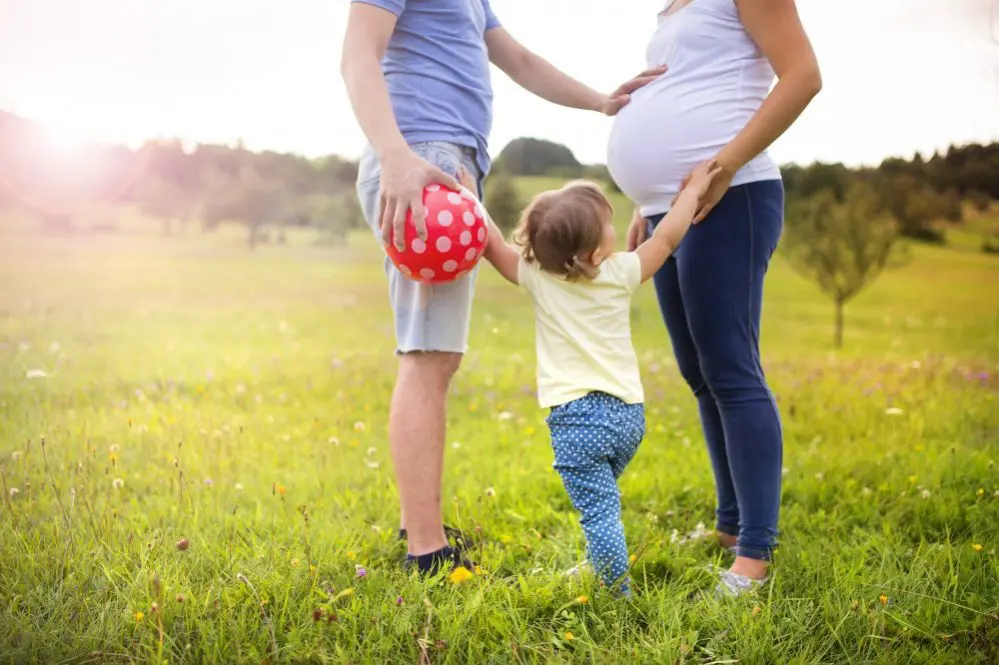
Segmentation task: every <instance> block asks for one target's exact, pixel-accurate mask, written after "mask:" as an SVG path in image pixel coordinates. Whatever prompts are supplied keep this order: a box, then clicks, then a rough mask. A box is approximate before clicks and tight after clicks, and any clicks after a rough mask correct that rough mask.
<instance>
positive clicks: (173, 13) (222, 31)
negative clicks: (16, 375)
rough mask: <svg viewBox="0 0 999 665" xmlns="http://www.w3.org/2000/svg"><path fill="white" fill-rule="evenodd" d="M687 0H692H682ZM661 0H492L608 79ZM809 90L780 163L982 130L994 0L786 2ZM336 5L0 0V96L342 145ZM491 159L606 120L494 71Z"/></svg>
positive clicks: (559, 59)
mask: <svg viewBox="0 0 999 665" xmlns="http://www.w3.org/2000/svg"><path fill="white" fill-rule="evenodd" d="M695 1H696V0H695ZM663 4H664V2H663V0H492V5H493V9H494V11H495V12H496V14H497V15H498V17H499V19H500V21H501V22H502V23H503V25H504V26H505V27H506V28H507V29H508V30H509V31H510V32H511V33H512V34H513V35H514V36H515V37H516V38H517V39H519V40H520V41H521V42H522V43H524V44H525V45H526V46H528V47H529V48H531V49H532V50H534V51H535V52H536V53H538V54H540V55H542V56H544V57H545V58H547V59H549V60H550V61H551V62H553V63H554V64H556V65H557V66H558V67H560V68H561V69H563V70H564V71H565V72H567V73H569V74H571V75H573V76H575V77H576V78H578V79H580V80H582V81H584V82H585V83H587V84H588V85H590V86H592V87H594V88H596V89H599V90H605V91H608V92H609V91H610V90H612V89H613V88H615V87H616V86H617V85H618V84H619V83H621V82H623V81H624V80H626V79H627V78H629V77H630V76H632V75H633V74H635V73H637V72H638V71H640V70H641V69H642V68H644V65H645V63H644V52H645V44H646V41H647V39H648V37H649V36H650V34H651V32H652V30H653V29H654V27H655V17H656V13H657V12H658V11H659V10H660V9H661V8H662V6H663ZM798 7H799V11H800V13H801V16H802V21H803V23H804V25H805V29H806V31H807V32H808V34H809V37H810V38H811V40H812V43H813V45H814V47H815V50H816V53H817V55H818V58H819V63H820V66H821V68H822V73H823V80H824V89H823V91H822V93H821V94H820V95H819V97H818V98H816V100H815V101H814V102H813V104H812V106H811V107H810V108H809V109H808V110H807V111H806V113H805V115H804V116H803V117H802V118H801V119H800V120H799V122H798V123H797V124H796V125H795V126H794V127H793V128H792V129H791V130H790V131H789V132H788V133H787V134H785V135H784V136H783V137H782V138H781V139H780V140H779V141H778V143H777V144H775V145H774V147H773V149H772V154H773V155H774V157H775V158H776V159H777V160H778V161H780V162H781V163H788V162H798V163H810V162H812V161H816V160H821V161H842V162H845V163H847V164H850V165H859V164H874V163H877V162H879V161H880V160H881V159H883V158H884V157H887V156H896V155H897V156H911V155H912V154H913V153H914V152H915V151H917V150H918V151H922V152H923V153H927V154H928V153H931V152H932V151H933V150H934V149H938V148H942V147H946V146H947V145H949V144H951V143H967V142H972V141H978V142H988V141H992V140H999V42H993V41H991V40H990V11H991V12H994V21H993V25H992V32H993V34H994V35H995V36H996V38H997V39H999V0H798ZM348 8H349V2H348V0H280V1H275V0H266V1H265V0H169V2H163V1H161V0H86V1H76V2H73V1H70V0H0V109H4V110H8V111H14V112H16V113H18V114H20V115H23V116H26V117H29V118H32V119H35V120H37V121H39V122H41V123H43V124H46V125H47V126H49V127H50V128H51V129H52V130H53V131H54V132H55V133H56V134H57V135H58V136H61V137H64V138H66V139H68V140H72V139H74V138H91V139H98V140H103V141H113V142H120V143H127V144H129V145H139V144H141V143H142V142H143V141H144V140H146V139H149V138H167V137H179V138H183V139H185V140H187V141H190V142H214V143H234V142H235V141H236V140H240V139H241V140H243V141H244V143H245V144H246V145H247V146H248V147H250V148H252V149H261V150H262V149H269V150H277V151H282V152H296V153H301V154H305V155H309V156H318V155H323V154H329V153H336V154H340V155H343V156H346V157H350V158H353V157H356V156H358V155H359V154H360V152H361V150H362V149H363V147H364V144H365V139H364V136H363V134H362V133H361V131H360V129H359V128H358V126H357V123H356V122H355V120H354V117H353V114H352V112H351V110H350V105H349V103H348V100H347V95H346V91H345V89H344V86H343V83H342V81H341V79H340V74H339V63H340V48H341V44H342V41H343V34H344V30H345V27H346V18H347V13H348ZM493 84H494V89H495V96H496V100H495V119H494V125H493V133H492V137H491V140H490V145H491V152H492V153H493V154H496V153H498V152H499V150H500V149H501V148H502V147H503V145H505V144H506V143H507V142H508V141H510V140H511V139H513V138H516V137H518V136H535V137H539V138H546V139H550V140H553V141H557V142H560V143H564V144H565V145H567V146H569V147H570V148H571V149H572V150H573V151H574V152H575V153H576V156H577V157H578V158H579V159H580V160H582V161H584V162H602V161H604V158H605V150H606V141H607V136H608V133H609V131H610V127H611V120H609V119H607V118H604V117H602V116H599V115H597V114H595V113H587V112H584V111H576V110H571V109H564V108H560V107H557V106H553V105H551V104H549V103H547V102H544V101H543V100H540V99H538V98H536V97H533V96H532V95H531V94H530V93H527V92H525V91H523V90H521V89H520V88H518V87H517V86H516V85H515V84H514V83H512V82H511V81H510V80H509V79H507V78H506V76H505V75H504V74H503V73H502V72H500V71H498V70H495V69H494V71H493Z"/></svg>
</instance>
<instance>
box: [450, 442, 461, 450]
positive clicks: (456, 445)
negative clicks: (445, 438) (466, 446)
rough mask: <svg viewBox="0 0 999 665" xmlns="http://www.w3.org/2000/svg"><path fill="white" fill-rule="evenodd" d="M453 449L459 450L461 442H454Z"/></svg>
mask: <svg viewBox="0 0 999 665" xmlns="http://www.w3.org/2000/svg"><path fill="white" fill-rule="evenodd" d="M451 447H452V448H454V449H455V450H458V448H461V442H460V441H453V442H452V443H451Z"/></svg>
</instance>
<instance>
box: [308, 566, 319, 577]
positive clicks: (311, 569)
mask: <svg viewBox="0 0 999 665" xmlns="http://www.w3.org/2000/svg"><path fill="white" fill-rule="evenodd" d="M317 570H319V569H318V568H316V566H315V564H311V563H310V564H309V572H310V573H312V574H313V575H315V574H316V571H317Z"/></svg>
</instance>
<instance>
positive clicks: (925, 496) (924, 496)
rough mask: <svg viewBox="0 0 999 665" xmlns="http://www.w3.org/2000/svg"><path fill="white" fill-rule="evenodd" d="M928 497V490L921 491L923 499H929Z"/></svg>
mask: <svg viewBox="0 0 999 665" xmlns="http://www.w3.org/2000/svg"><path fill="white" fill-rule="evenodd" d="M930 496H931V495H930V491H929V490H923V498H924V499H929V498H930Z"/></svg>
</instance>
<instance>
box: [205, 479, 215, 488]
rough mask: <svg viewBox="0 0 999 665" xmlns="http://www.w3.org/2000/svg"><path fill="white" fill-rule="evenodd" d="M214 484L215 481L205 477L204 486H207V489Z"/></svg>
mask: <svg viewBox="0 0 999 665" xmlns="http://www.w3.org/2000/svg"><path fill="white" fill-rule="evenodd" d="M214 484H215V483H214V482H213V481H212V479H211V478H205V487H207V488H208V489H211V488H212V485H214Z"/></svg>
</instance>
